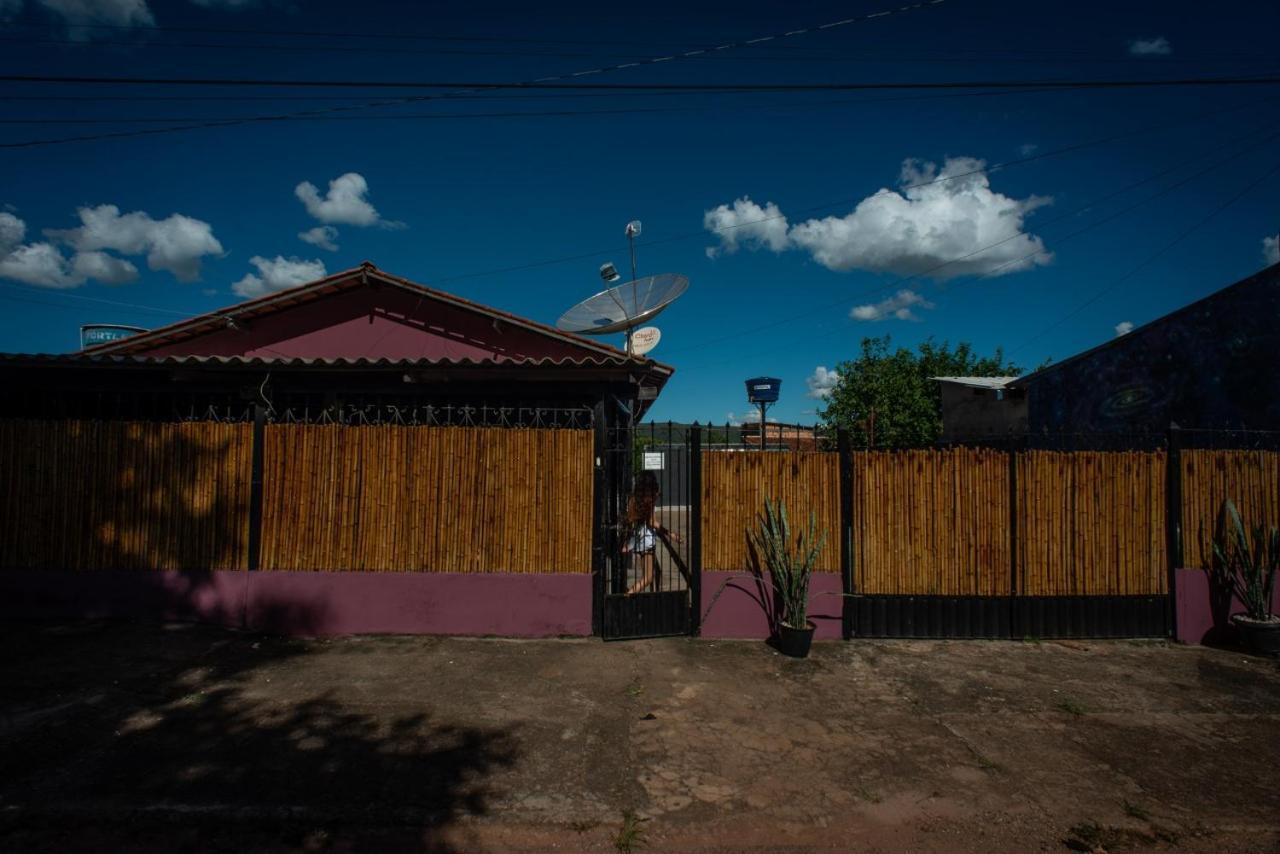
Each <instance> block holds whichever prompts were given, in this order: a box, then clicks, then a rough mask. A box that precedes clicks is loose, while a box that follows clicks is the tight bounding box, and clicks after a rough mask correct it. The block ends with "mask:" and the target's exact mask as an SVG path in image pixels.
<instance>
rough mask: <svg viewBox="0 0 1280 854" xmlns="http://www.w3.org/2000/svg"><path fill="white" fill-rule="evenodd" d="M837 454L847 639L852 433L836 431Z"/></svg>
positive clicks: (850, 624)
mask: <svg viewBox="0 0 1280 854" xmlns="http://www.w3.org/2000/svg"><path fill="white" fill-rule="evenodd" d="M836 452H837V455H838V457H839V466H840V593H841V596H840V630H841V634H842V635H843V637H844V639H845V640H849V639H851V638H852V637H853V617H854V607H853V599H852V598H850V597H852V596H853V592H854V590H853V449H852V448H851V447H850V445H849V431H848V430H846V429H844V428H843V427H841V428H839V429H838V430H837V431H836Z"/></svg>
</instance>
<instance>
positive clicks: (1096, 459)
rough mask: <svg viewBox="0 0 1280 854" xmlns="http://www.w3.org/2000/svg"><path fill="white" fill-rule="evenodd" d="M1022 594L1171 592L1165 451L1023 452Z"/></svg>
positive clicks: (1020, 498)
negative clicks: (1167, 546)
mask: <svg viewBox="0 0 1280 854" xmlns="http://www.w3.org/2000/svg"><path fill="white" fill-rule="evenodd" d="M1017 500H1018V566H1017V574H1018V593H1019V594H1020V595H1025V596H1125V595H1155V594H1161V593H1166V592H1167V591H1168V563H1167V558H1166V540H1165V537H1166V527H1165V453H1164V451H1157V452H1154V453H1148V452H1143V451H1122V452H1111V451H1074V452H1070V453H1066V452H1058V451H1028V452H1026V453H1022V454H1019V455H1018V499H1017Z"/></svg>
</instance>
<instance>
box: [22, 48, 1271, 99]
mask: <svg viewBox="0 0 1280 854" xmlns="http://www.w3.org/2000/svg"><path fill="white" fill-rule="evenodd" d="M674 58H675V57H668V59H674ZM653 61H655V62H656V61H660V60H653ZM623 67H626V66H614V67H611V68H607V69H594V70H591V71H580V72H575V75H572V76H580V75H586V74H598V73H601V72H602V71H612V70H615V69H617V68H623ZM0 82H5V83H40V84H75V85H87V86H97V85H108V86H199V87H206V86H216V87H228V88H232V87H244V86H248V87H255V88H271V87H280V88H305V89H466V90H471V91H492V90H502V89H511V90H523V89H532V90H540V89H550V90H558V89H570V90H585V91H609V92H613V91H617V92H628V91H649V92H689V91H696V92H708V93H714V92H724V91H733V92H861V91H876V90H890V91H892V90H918V89H1131V88H1184V87H1189V86H1274V85H1277V84H1280V76H1263V77H1173V78H1164V79H1161V78H1147V79H1141V78H1130V79H1112V80H931V81H917V82H898V81H876V82H846V83H582V82H563V80H561V79H559V78H557V79H555V80H554V81H552V80H551V79H549V78H542V79H540V80H535V81H531V82H496V81H474V80H468V81H441V80H298V79H262V78H258V79H255V78H238V77H189V78H181V77H95V76H52V75H41V74H5V75H0Z"/></svg>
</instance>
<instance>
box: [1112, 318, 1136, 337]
mask: <svg viewBox="0 0 1280 854" xmlns="http://www.w3.org/2000/svg"><path fill="white" fill-rule="evenodd" d="M1132 331H1133V321H1132V320H1122V321H1120V322H1119V323H1117V324H1116V337H1117V338H1119V337H1120V336H1121V335H1128V334H1129V333H1130V332H1132Z"/></svg>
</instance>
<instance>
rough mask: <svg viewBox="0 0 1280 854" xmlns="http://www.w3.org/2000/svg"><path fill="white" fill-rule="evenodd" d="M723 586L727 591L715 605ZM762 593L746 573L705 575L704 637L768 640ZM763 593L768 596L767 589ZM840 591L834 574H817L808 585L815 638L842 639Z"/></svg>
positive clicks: (703, 587)
mask: <svg viewBox="0 0 1280 854" xmlns="http://www.w3.org/2000/svg"><path fill="white" fill-rule="evenodd" d="M726 582H728V583H727V584H726ZM722 586H723V587H724V592H723V593H721V594H720V598H719V599H716V600H715V602H714V604H713V603H712V600H713V599H715V596H716V592H717V591H719V590H720V589H721V587H722ZM761 592H762V591H761V590H760V587H759V585H758V584H757V583H756V581H755V579H753V578H752V577H751V576H750V574H749V573H747V572H745V571H743V572H704V573H703V574H702V602H703V605H702V607H703V611H704V615H703V618H702V636H703V637H705V638H760V639H762V640H763V639H764V638H767V637H769V621H768V618H767V617H766V616H765V611H764V608H763V607H762V606H761V604H760V597H761ZM763 592H764V594H765V595H766V596H767V595H769V590H768V587H767V586H766V588H765V590H764V591H763ZM840 592H841V586H840V576H839V575H838V574H835V573H829V572H823V573H814V575H813V578H812V580H811V581H810V582H809V618H810V619H811V620H813V622H814V623H815V624H816V625H817V627H818V628H817V631H816V632H814V635H813V636H814V637H815V638H816V639H818V640H838V639H839V638H840V636H841V634H840V614H841V605H842V599H841V597H840ZM766 601H767V600H766Z"/></svg>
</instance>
